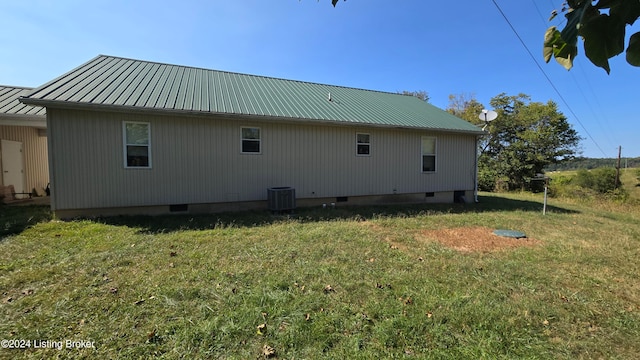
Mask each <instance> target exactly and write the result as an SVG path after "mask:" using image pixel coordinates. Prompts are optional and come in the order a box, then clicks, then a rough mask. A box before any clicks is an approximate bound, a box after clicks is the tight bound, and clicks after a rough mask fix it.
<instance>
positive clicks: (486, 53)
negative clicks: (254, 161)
mask: <svg viewBox="0 0 640 360" xmlns="http://www.w3.org/2000/svg"><path fill="white" fill-rule="evenodd" d="M495 2H496V3H497V4H498V5H499V6H500V8H501V9H502V11H503V12H504V14H505V15H506V17H507V18H508V20H509V21H510V22H511V23H512V24H513V26H514V27H515V29H516V31H517V33H518V35H519V36H520V37H521V38H522V40H523V41H524V42H525V44H526V46H527V47H528V49H529V51H531V53H532V54H533V55H534V58H535V61H534V59H532V57H531V56H530V55H529V54H528V53H527V50H526V49H525V47H524V46H523V45H522V44H521V43H520V41H519V40H518V37H517V36H516V34H515V33H514V32H513V31H512V30H511V28H510V27H509V24H508V23H507V21H506V20H505V18H504V17H503V16H502V15H501V14H500V12H499V11H498V8H497V7H496V5H495V4H494V1H493V0H460V1H457V2H449V1H424V0H403V1H398V0H396V1H390V0H347V1H346V2H342V1H341V2H340V3H339V4H338V6H337V7H336V8H333V7H332V6H331V1H330V0H320V1H317V0H234V1H227V0H180V1H165V0H154V1H147V0H144V1H137V0H91V1H86V0H82V1H79V0H37V1H36V0H21V1H3V2H2V4H0V23H2V27H3V31H2V32H0V41H1V43H2V46H0V84H3V85H22V86H34V87H35V86H38V85H41V84H43V83H45V82H47V81H49V80H51V79H53V78H55V77H57V76H59V75H62V74H63V73H65V72H67V71H69V70H71V69H73V68H75V67H77V66H79V65H81V64H82V63H84V62H86V61H88V60H90V59H92V58H93V57H95V56H96V55H98V54H104V55H113V56H122V57H128V58H134V59H141V60H149V61H157V62H165V63H171V64H179V65H187V66H196V67H203V68H208V69H216V70H225V71H234V72H241V73H248V74H256V75H264V76H273V77H281V78H287V79H295V80H302V81H311V82H319V83H326V84H334V85H342V86H349V87H357V88H365V89H372V90H381V91H390V92H396V91H402V90H425V91H427V92H428V93H429V95H430V97H431V100H430V102H431V103H432V104H434V105H436V106H438V107H441V108H446V107H447V105H448V104H449V99H448V97H449V95H450V94H462V93H464V94H468V95H474V96H475V97H476V98H477V99H478V101H480V102H481V103H483V104H485V106H487V107H488V106H489V99H491V98H492V97H493V96H496V95H498V94H500V93H503V92H504V93H507V94H508V95H517V94H519V93H525V94H528V95H530V96H531V98H532V100H533V101H539V102H547V101H548V100H553V101H555V102H556V103H558V105H559V108H560V110H561V111H562V112H563V113H564V114H565V116H567V118H568V119H569V121H570V122H571V123H572V125H573V126H574V128H575V129H576V130H577V131H578V132H579V133H580V134H581V136H582V137H584V138H585V139H584V140H583V141H582V144H581V150H582V154H583V155H584V156H588V157H605V156H606V157H615V156H617V147H618V146H619V145H621V146H622V148H623V156H626V157H637V156H640V141H638V136H639V135H640V117H639V116H638V109H637V108H638V106H637V105H636V104H637V102H638V97H639V96H638V93H637V92H636V91H635V90H634V89H633V88H632V85H636V84H637V83H638V80H639V79H640V68H634V67H631V66H630V65H628V64H627V63H626V62H625V60H624V55H621V56H618V57H616V58H614V59H613V60H612V61H611V66H612V71H611V75H607V74H606V72H605V71H604V70H602V69H600V68H596V67H595V66H594V65H592V64H591V63H590V62H589V61H588V60H587V59H586V58H585V56H584V54H582V47H581V45H580V54H579V56H578V58H577V60H576V62H575V67H574V69H573V70H571V71H566V70H565V69H564V68H562V67H561V66H560V65H558V64H557V63H555V61H554V60H552V61H551V62H550V63H549V64H545V63H544V61H543V59H542V39H543V35H544V32H545V30H546V28H547V27H548V26H550V25H561V24H562V21H563V20H564V17H563V16H559V17H558V18H556V19H555V20H554V21H553V22H551V23H550V22H548V17H549V14H550V13H551V11H552V10H553V9H560V8H561V6H562V0H518V1H513V0H495ZM453 6H455V7H453ZM638 27H639V26H638V25H636V26H635V27H634V28H633V29H629V28H628V29H627V31H628V32H629V33H632V32H636V31H638V30H640V29H638ZM536 62H537V63H538V64H540V66H541V67H542V69H543V70H544V72H545V73H546V74H547V76H548V77H549V78H551V80H552V82H553V84H554V86H555V87H556V88H557V89H558V91H559V93H560V95H558V93H557V92H556V91H555V90H554V89H553V87H552V86H551V85H550V84H549V82H548V81H547V80H546V78H545V75H544V74H543V73H542V72H541V71H540V69H539V68H538V65H536ZM563 99H564V100H563ZM565 101H566V104H565ZM567 104H568V105H567Z"/></svg>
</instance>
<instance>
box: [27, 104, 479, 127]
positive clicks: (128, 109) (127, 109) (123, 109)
mask: <svg viewBox="0 0 640 360" xmlns="http://www.w3.org/2000/svg"><path fill="white" fill-rule="evenodd" d="M25 103H26V104H30V105H33V104H37V105H39V106H45V107H49V106H48V105H51V106H50V107H51V108H58V109H68V110H87V111H100V110H104V111H110V112H116V113H135V114H147V115H148V114H162V115H166V116H171V115H182V116H189V117H200V118H206V117H228V118H243V119H249V120H253V119H255V120H256V121H277V122H285V123H296V124H300V123H310V124H325V125H336V126H356V127H368V128H382V129H403V130H427V131H431V132H437V133H449V134H465V135H478V136H481V135H484V134H485V132H483V131H482V130H478V131H473V130H455V129H442V128H430V127H419V126H398V125H384V124H375V123H367V122H347V121H340V120H330V119H310V118H291V117H277V116H266V115H253V114H237V113H223V112H202V111H185V110H173V109H154V108H140V107H137V106H121V105H118V106H113V105H96V104H82V103H77V102H61V101H46V100H36V101H34V99H28V101H26V102H25Z"/></svg>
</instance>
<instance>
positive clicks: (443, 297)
mask: <svg viewBox="0 0 640 360" xmlns="http://www.w3.org/2000/svg"><path fill="white" fill-rule="evenodd" d="M480 200H481V202H480V203H479V204H468V205H465V206H459V205H421V206H404V207H400V206H395V207H377V208H338V209H326V210H321V209H299V210H298V211H297V214H296V215H295V216H292V217H287V216H273V215H270V214H269V213H267V212H247V213H237V214H221V215H210V216H195V217H194V216H170V217H155V218H154V217H134V218H125V217H122V218H109V219H100V220H92V221H90V220H78V221H68V222H61V221H48V220H46V219H41V220H40V221H39V222H36V223H34V222H33V220H32V219H33V218H31V220H29V221H30V222H29V223H25V224H24V226H23V228H20V227H19V224H17V223H15V224H13V225H12V229H14V230H15V229H16V226H18V229H19V231H18V233H17V234H14V235H10V236H6V237H5V238H4V239H2V240H1V241H0V291H1V292H2V302H1V303H0V338H1V339H23V340H31V341H32V344H33V341H34V340H38V341H40V340H49V341H63V342H64V341H66V340H72V341H80V340H88V341H93V342H94V343H93V344H94V346H95V347H94V348H88V349H68V348H63V349H62V350H57V349H34V348H33V347H32V348H28V349H20V350H19V349H0V357H1V358H12V359H21V358H27V359H42V358H56V357H59V358H104V359H109V358H112V359H115V358H123V359H133V358H135V359H138V358H150V357H158V358H166V359H197V358H213V359H215V358H221V359H256V358H267V357H268V358H278V359H313V358H335V359H344V358H361V359H371V358H408V359H410V358H434V359H461V358H466V359H513V358H530V359H550V358H553V359H593V358H613V359H635V358H637V356H638V354H640V341H638V339H640V282H639V281H638V279H639V278H640V263H639V262H638V258H640V208H638V207H635V206H632V205H616V204H609V203H597V202H590V203H581V202H577V201H574V202H567V201H564V200H557V199H551V200H550V201H549V209H548V213H547V215H546V216H543V215H542V211H541V209H542V198H541V195H528V194H510V195H489V194H485V195H484V196H481V198H480ZM5 209H7V208H2V209H0V210H1V211H5ZM11 209H12V211H15V210H13V209H15V208H11ZM20 211H35V212H36V213H38V212H39V211H41V209H40V210H38V208H31V209H29V208H22V209H21V210H20ZM13 218H20V217H19V216H17V215H15V214H14V217H13ZM22 218H23V219H30V217H29V216H24V217H22ZM25 221H26V220H25ZM478 226H482V227H488V228H496V229H497V228H500V229H515V230H520V231H523V232H525V233H526V234H527V236H528V237H530V238H532V239H535V240H538V241H539V244H538V245H536V246H533V247H521V248H516V249H509V250H504V251H495V252H460V251H457V250H455V249H451V248H447V247H445V246H443V245H441V244H440V243H438V242H437V241H429V240H428V239H425V238H424V237H423V236H420V234H422V232H424V231H425V230H433V229H442V228H466V227H469V228H470V227H478ZM14 232H16V231H14ZM434 240H435V239H434ZM514 241H527V240H514Z"/></svg>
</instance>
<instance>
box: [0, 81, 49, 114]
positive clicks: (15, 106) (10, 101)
mask: <svg viewBox="0 0 640 360" xmlns="http://www.w3.org/2000/svg"><path fill="white" fill-rule="evenodd" d="M30 90H32V89H31V88H28V87H21V86H4V85H0V116H11V117H16V118H17V117H21V116H24V117H36V116H37V117H44V116H45V114H46V110H45V108H43V107H40V106H30V105H25V104H22V103H21V102H20V101H18V98H19V97H20V96H24V95H26V94H27V93H29V91H30Z"/></svg>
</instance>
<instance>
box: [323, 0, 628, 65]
mask: <svg viewBox="0 0 640 360" xmlns="http://www.w3.org/2000/svg"><path fill="white" fill-rule="evenodd" d="M334 6H335V4H334ZM561 11H562V12H564V13H565V17H566V18H567V23H566V25H565V27H564V29H562V31H560V30H558V29H557V28H556V27H555V26H552V27H550V28H549V29H548V30H547V31H546V33H545V35H544V50H543V52H544V59H545V61H546V62H549V60H550V59H551V57H554V58H555V59H556V61H558V62H559V63H560V64H561V65H562V66H564V67H565V68H566V69H567V70H569V69H571V68H572V67H573V59H574V58H575V57H576V56H577V55H578V47H577V43H578V36H580V37H582V39H583V40H584V52H585V54H586V55H587V57H588V58H589V60H590V61H591V62H592V63H593V64H594V65H596V66H598V67H601V68H603V69H604V70H605V71H606V72H607V74H609V73H610V72H611V68H610V67H609V59H610V58H612V57H614V56H616V55H619V54H621V53H622V52H623V51H624V47H625V31H626V27H627V25H629V26H631V25H633V23H634V22H635V21H636V20H637V19H638V17H640V1H637V0H598V1H597V2H596V3H594V1H593V0H567V1H566V3H565V4H564V7H563V8H562V10H561ZM556 15H557V11H554V12H553V13H552V16H551V19H553V18H554V17H555V16H556ZM551 19H550V20H551ZM626 58H627V62H628V63H629V64H631V65H633V66H640V32H637V33H635V34H633V35H631V37H630V39H629V45H628V47H627V51H626Z"/></svg>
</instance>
